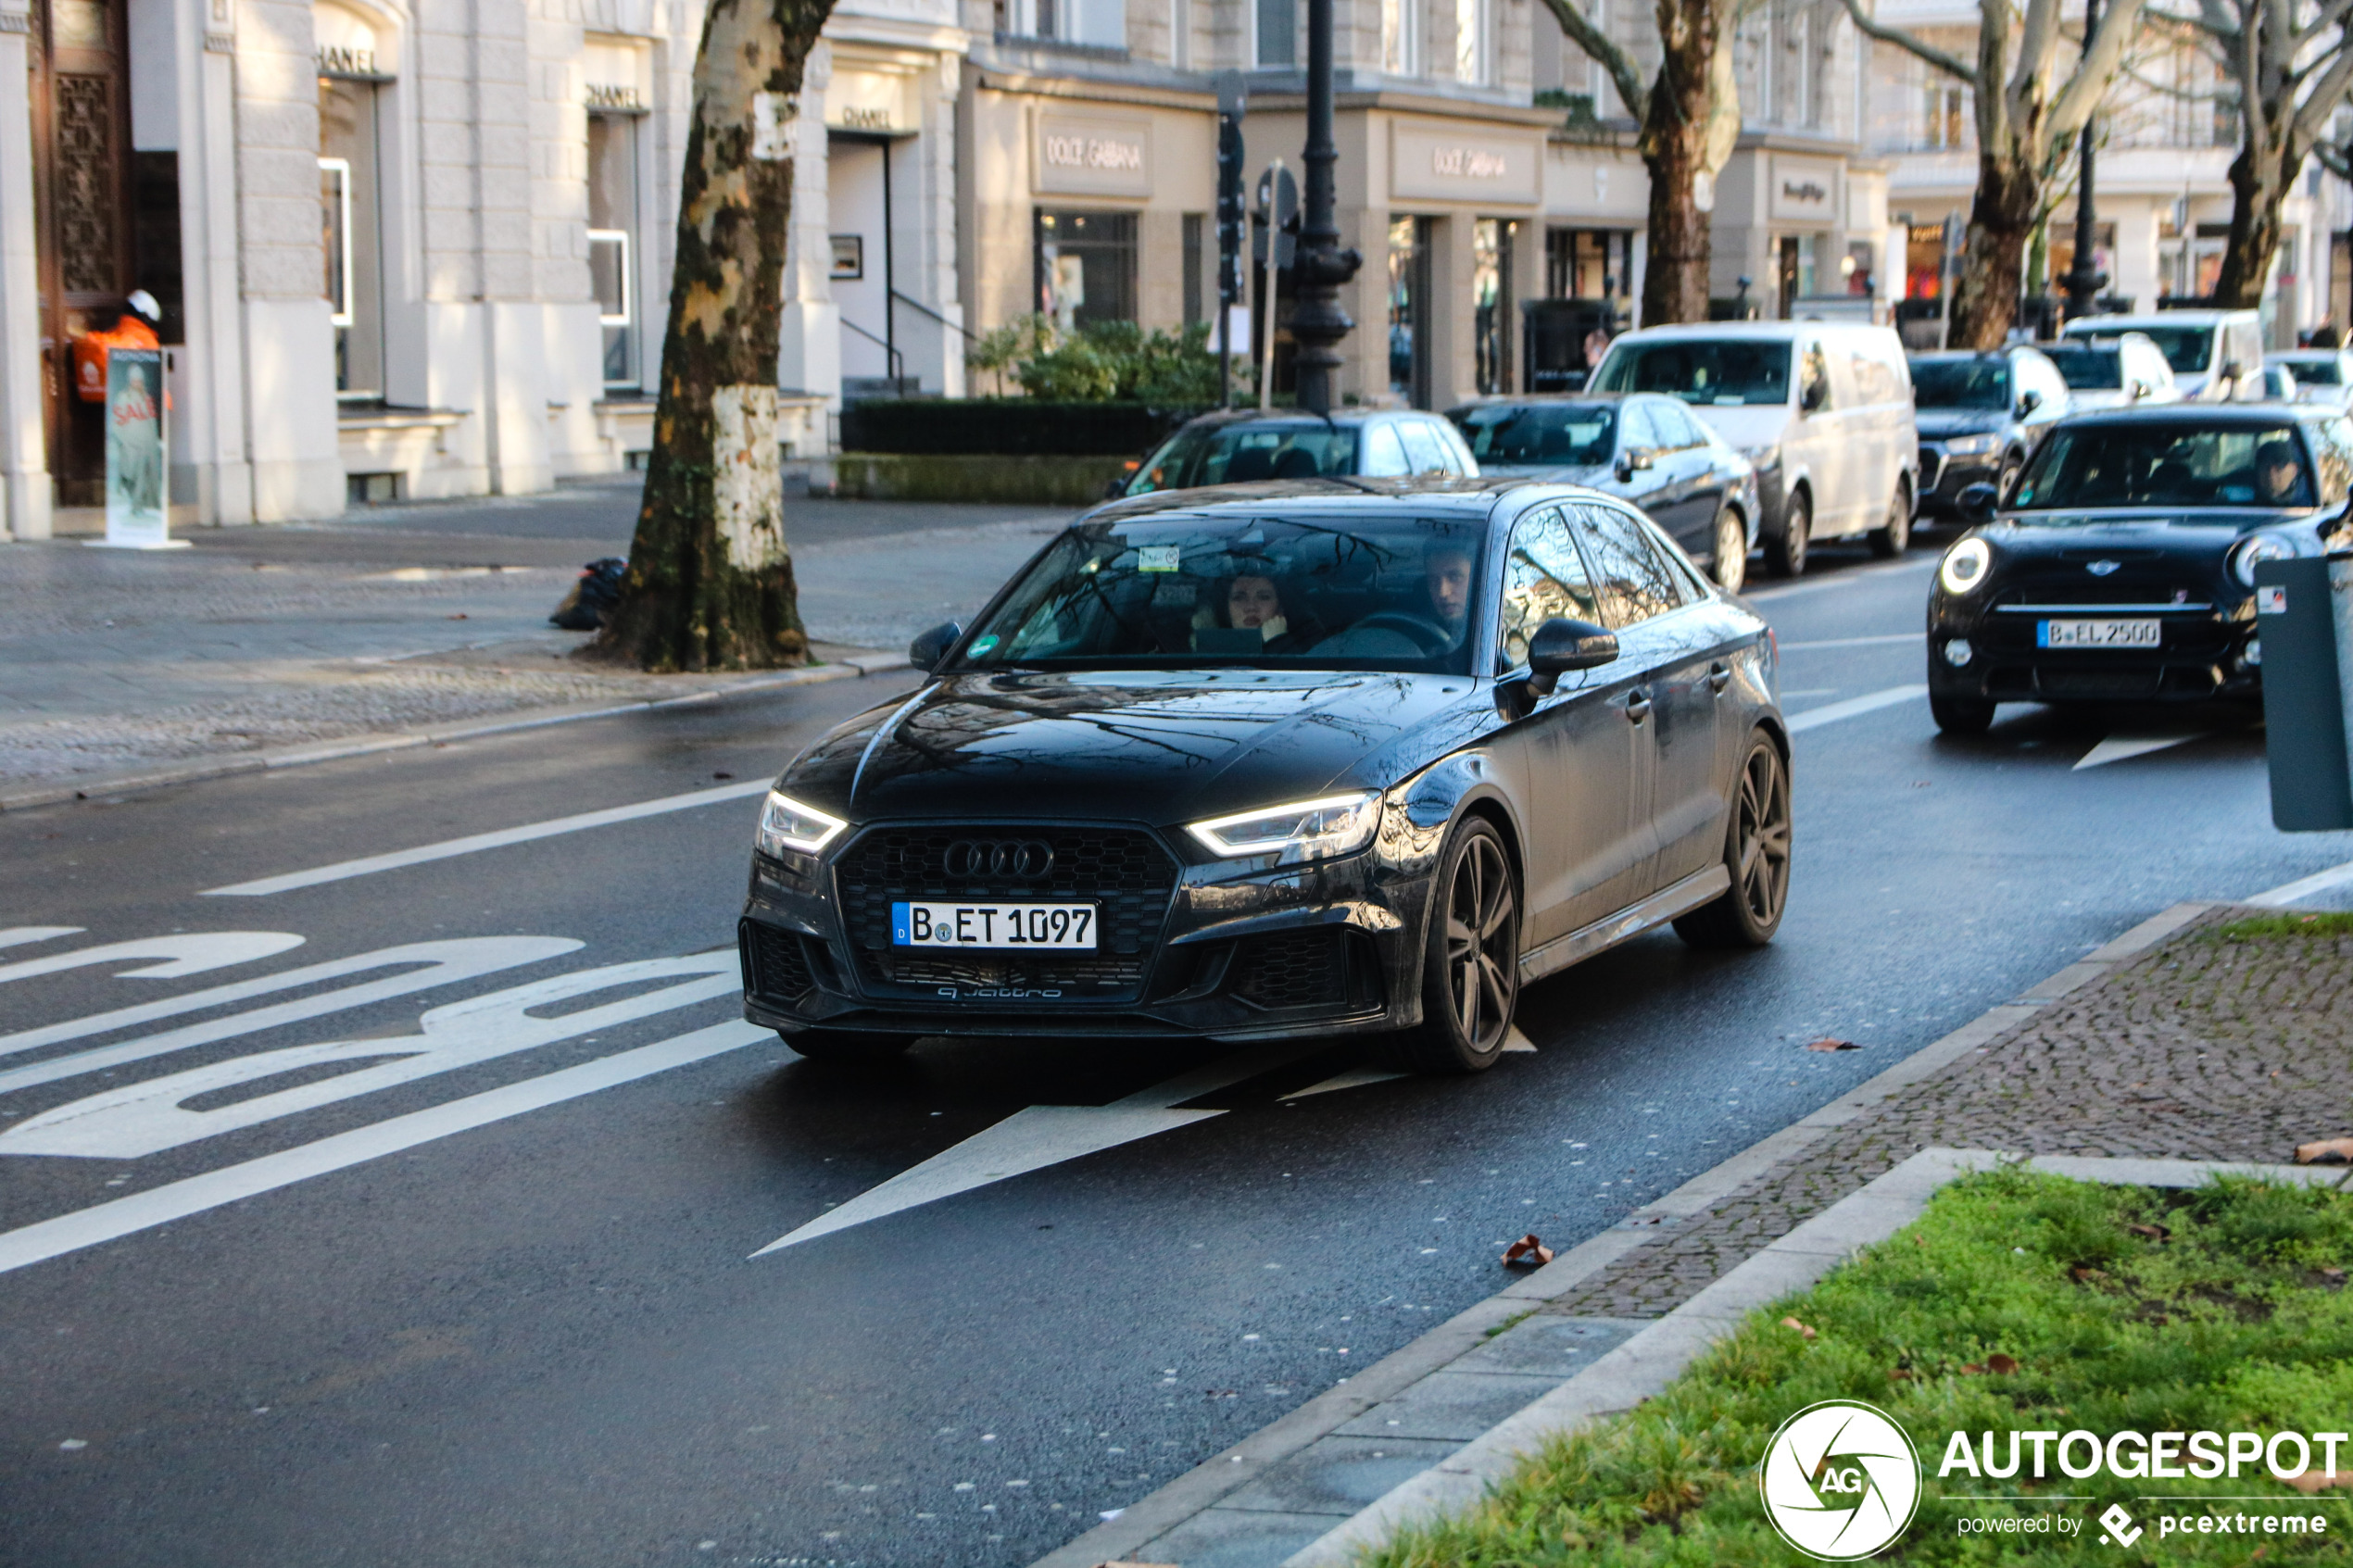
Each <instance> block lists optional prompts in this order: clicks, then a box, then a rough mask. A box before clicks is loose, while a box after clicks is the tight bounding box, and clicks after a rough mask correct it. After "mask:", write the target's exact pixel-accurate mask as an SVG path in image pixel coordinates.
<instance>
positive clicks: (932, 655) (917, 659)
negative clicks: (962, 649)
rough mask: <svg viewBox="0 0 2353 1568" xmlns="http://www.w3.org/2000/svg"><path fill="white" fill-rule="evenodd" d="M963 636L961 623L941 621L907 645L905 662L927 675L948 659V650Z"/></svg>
mask: <svg viewBox="0 0 2353 1568" xmlns="http://www.w3.org/2000/svg"><path fill="white" fill-rule="evenodd" d="M963 634H964V628H963V623H962V622H960V621H943V622H941V623H940V624H939V625H937V626H935V627H933V628H932V629H931V630H930V631H928V632H925V633H921V634H920V635H918V636H917V637H916V638H915V640H914V641H913V642H912V643H909V644H908V645H907V662H908V663H910V664H912V665H913V666H914V667H915V668H916V669H918V670H920V671H924V673H925V674H926V675H928V674H929V673H931V671H934V670H937V669H938V668H939V661H940V660H941V659H946V658H947V657H948V650H949V649H950V648H952V647H954V646H956V639H957V638H959V637H961V636H963Z"/></svg>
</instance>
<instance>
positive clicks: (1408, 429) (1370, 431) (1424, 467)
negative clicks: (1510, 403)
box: [1112, 408, 1478, 497]
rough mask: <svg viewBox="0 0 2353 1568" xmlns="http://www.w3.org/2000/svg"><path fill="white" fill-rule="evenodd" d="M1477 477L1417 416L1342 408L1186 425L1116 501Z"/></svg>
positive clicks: (1438, 426)
mask: <svg viewBox="0 0 2353 1568" xmlns="http://www.w3.org/2000/svg"><path fill="white" fill-rule="evenodd" d="M1477 473H1478V462H1477V461H1476V460H1475V459H1474V458H1472V457H1471V455H1470V449H1469V448H1468V447H1466V446H1465V445H1463V439H1462V437H1461V436H1459V435H1457V434H1455V433H1454V427H1453V425H1450V424H1448V423H1447V422H1446V421H1445V420H1443V419H1441V418H1440V417H1439V416H1438V415H1436V414H1426V413H1421V412H1419V411H1416V410H1414V409H1402V410H1401V409H1387V408H1381V409H1375V408H1341V409H1335V410H1334V411H1333V412H1332V413H1330V414H1328V415H1319V414H1303V413H1298V412H1293V411H1290V410H1280V411H1277V412H1273V413H1265V414H1262V413H1260V412H1258V411H1257V410H1256V409H1254V408H1252V409H1221V410H1219V411H1218V412H1216V413H1214V414H1203V415H1202V416H1200V417H1199V418H1198V419H1193V420H1187V421H1186V422H1185V425H1184V427H1183V428H1182V429H1180V430H1178V431H1177V433H1176V434H1174V435H1172V436H1170V437H1169V438H1168V439H1167V440H1166V441H1165V442H1163V443H1162V444H1161V445H1160V447H1159V448H1158V449H1157V450H1156V451H1154V452H1153V453H1152V454H1151V456H1150V457H1148V458H1145V459H1144V460H1143V461H1142V462H1141V463H1139V464H1138V465H1137V468H1136V471H1135V473H1134V474H1133V475H1132V476H1130V477H1127V478H1125V479H1121V480H1118V481H1115V482H1114V483H1113V485H1112V495H1113V496H1114V497H1117V496H1121V495H1151V493H1153V492H1154V491H1159V490H1191V489H1196V488H1199V487H1201V486H1203V485H1211V484H1247V483H1252V482H1253V481H1257V480H1266V479H1317V478H1330V477H1333V476H1335V475H1352V476H1358V477H1363V478H1366V479H1403V478H1409V477H1416V476H1419V477H1424V478H1435V479H1462V478H1466V477H1470V476H1474V475H1476V474H1477Z"/></svg>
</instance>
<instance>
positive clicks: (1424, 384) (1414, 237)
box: [1389, 218, 1435, 408]
mask: <svg viewBox="0 0 2353 1568" xmlns="http://www.w3.org/2000/svg"><path fill="white" fill-rule="evenodd" d="M1434 227H1435V221H1434V220H1431V219H1428V218H1397V219H1392V220H1390V225H1389V390H1390V392H1392V393H1394V394H1395V395H1397V396H1399V397H1402V398H1403V399H1404V400H1405V401H1406V402H1408V403H1410V404H1412V405H1413V406H1414V407H1415V408H1428V407H1429V405H1430V374H1429V341H1428V338H1429V334H1428V332H1426V331H1424V324H1425V321H1424V319H1425V317H1426V316H1427V315H1428V311H1429V308H1430V306H1431V304H1432V300H1431V295H1430V282H1429V257H1430V251H1431V248H1432V245H1431V231H1432V230H1433V228H1434Z"/></svg>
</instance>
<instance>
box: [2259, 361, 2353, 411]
mask: <svg viewBox="0 0 2353 1568" xmlns="http://www.w3.org/2000/svg"><path fill="white" fill-rule="evenodd" d="M2263 363H2264V364H2265V365H2267V366H2268V365H2277V366H2279V367H2280V368H2282V369H2283V370H2286V371H2287V372H2288V373H2289V374H2291V375H2293V376H2295V377H2296V396H2297V397H2298V398H2299V399H2301V400H2303V401H2304V402H2307V403H2334V404H2336V405H2337V406H2339V407H2340V408H2341V407H2343V406H2344V405H2345V404H2346V403H2347V400H2348V399H2353V352H2347V350H2345V349H2342V348H2295V349H2290V350H2288V351H2287V352H2286V353H2284V354H2267V355H2265V356H2264V357H2263Z"/></svg>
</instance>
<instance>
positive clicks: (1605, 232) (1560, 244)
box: [1544, 229, 1634, 299]
mask: <svg viewBox="0 0 2353 1568" xmlns="http://www.w3.org/2000/svg"><path fill="white" fill-rule="evenodd" d="M1633 249H1634V236H1633V234H1632V233H1631V232H1629V231H1627V230H1622V229H1548V230H1546V231H1545V232H1544V294H1545V296H1546V297H1547V298H1550V299H1614V298H1617V297H1619V296H1622V295H1625V294H1626V293H1627V292H1628V289H1629V281H1628V280H1629V268H1630V265H1631V257H1632V255H1633Z"/></svg>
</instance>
